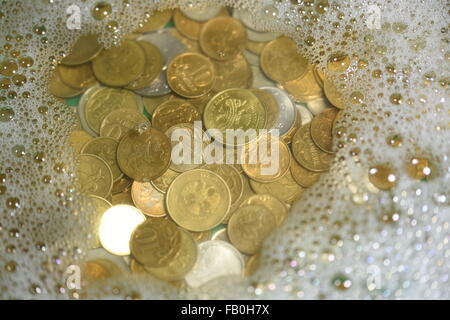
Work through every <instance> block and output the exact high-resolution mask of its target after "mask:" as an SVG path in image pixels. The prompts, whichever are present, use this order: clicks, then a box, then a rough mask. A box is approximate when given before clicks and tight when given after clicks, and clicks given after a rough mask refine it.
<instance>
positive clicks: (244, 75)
mask: <svg viewBox="0 0 450 320" xmlns="http://www.w3.org/2000/svg"><path fill="white" fill-rule="evenodd" d="M213 64H214V68H215V70H216V81H215V82H214V86H213V88H212V89H213V91H215V92H220V91H223V90H226V89H231V88H249V87H250V86H251V85H252V82H253V76H252V69H251V68H250V64H249V63H248V61H247V59H246V58H245V57H244V56H243V55H242V54H239V55H237V56H236V58H234V59H232V60H228V61H213Z"/></svg>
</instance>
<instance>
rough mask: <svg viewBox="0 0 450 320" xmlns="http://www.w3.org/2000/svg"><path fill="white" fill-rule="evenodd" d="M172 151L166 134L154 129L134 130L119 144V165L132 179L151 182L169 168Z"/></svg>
mask: <svg viewBox="0 0 450 320" xmlns="http://www.w3.org/2000/svg"><path fill="white" fill-rule="evenodd" d="M170 149H171V146H170V141H169V139H168V138H167V137H166V135H164V133H162V132H160V131H158V130H156V129H154V128H148V129H147V130H145V131H143V132H139V131H135V130H132V131H130V132H129V133H128V134H126V135H125V136H124V137H123V138H122V140H121V141H120V143H119V147H118V148H117V163H118V164H119V167H120V169H121V170H122V172H123V173H125V174H126V175H127V176H129V177H130V178H132V179H134V180H137V181H140V182H150V181H151V180H153V179H156V178H158V177H160V176H161V175H162V174H163V173H164V172H165V171H166V170H167V168H168V167H169V165H170V156H171V152H170Z"/></svg>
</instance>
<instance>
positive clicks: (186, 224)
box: [166, 169, 231, 231]
mask: <svg viewBox="0 0 450 320" xmlns="http://www.w3.org/2000/svg"><path fill="white" fill-rule="evenodd" d="M230 205H231V192H230V189H229V188H228V186H227V184H226V182H225V181H224V180H223V179H222V178H221V177H220V176H219V175H218V174H216V173H214V172H211V171H209V170H204V169H194V170H191V171H187V172H184V173H182V174H180V175H179V176H178V177H177V178H175V180H174V181H173V182H172V184H171V185H170V187H169V190H168V191H167V196H166V207H167V211H168V213H169V215H170V217H171V218H172V219H173V220H174V221H175V222H176V223H177V224H178V225H179V226H181V227H183V228H185V229H187V230H190V231H206V230H209V229H211V228H214V227H215V226H217V225H219V224H220V222H221V221H222V220H223V218H224V217H225V216H226V215H227V213H228V210H229V209H230Z"/></svg>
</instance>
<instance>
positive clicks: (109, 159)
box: [81, 137, 123, 181]
mask: <svg viewBox="0 0 450 320" xmlns="http://www.w3.org/2000/svg"><path fill="white" fill-rule="evenodd" d="M118 145H119V142H118V141H117V140H116V139H113V138H109V137H98V138H95V139H92V140H91V141H89V142H88V143H86V144H85V145H84V146H83V149H81V153H83V154H93V155H95V156H98V157H100V158H101V159H102V160H104V161H105V162H106V163H107V164H108V166H109V168H110V169H111V173H112V175H113V180H114V181H117V180H119V179H120V178H121V177H122V176H123V173H122V171H121V170H120V168H119V166H118V165H117V146H118Z"/></svg>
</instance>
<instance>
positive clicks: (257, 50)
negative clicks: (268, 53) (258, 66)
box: [246, 39, 272, 56]
mask: <svg viewBox="0 0 450 320" xmlns="http://www.w3.org/2000/svg"><path fill="white" fill-rule="evenodd" d="M271 40H272V39H271ZM266 44H267V42H256V41H251V40H249V41H248V42H247V46H246V49H247V50H248V51H250V52H251V53H254V54H256V55H258V56H259V55H260V54H261V52H262V51H263V49H264V47H265V46H266Z"/></svg>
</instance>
